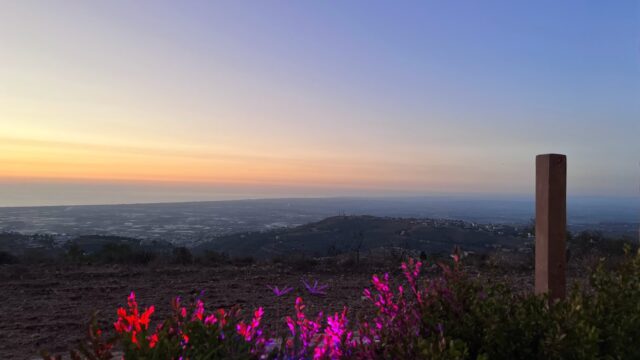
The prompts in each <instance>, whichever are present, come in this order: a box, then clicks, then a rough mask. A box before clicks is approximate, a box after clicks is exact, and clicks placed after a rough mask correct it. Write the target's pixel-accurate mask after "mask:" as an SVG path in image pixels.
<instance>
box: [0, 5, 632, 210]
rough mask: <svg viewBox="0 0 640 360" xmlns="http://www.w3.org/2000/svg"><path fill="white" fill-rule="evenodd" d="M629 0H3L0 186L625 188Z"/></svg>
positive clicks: (228, 190)
mask: <svg viewBox="0 0 640 360" xmlns="http://www.w3.org/2000/svg"><path fill="white" fill-rule="evenodd" d="M639 136H640V2H639V1H530V2H521V1H517V2H516V1H502V2H493V1H468V2H459V1H439V2H435V1H433V2H432V1H419V2H405V1H403V2H391V1H384V2H379V1H314V2H312V1H287V2H285V1H229V2H225V1H179V2H176V1H167V2H161V1H153V2H152V1H148V2H147V1H101V2H98V1H25V0H20V1H3V2H0V206H12V205H39V204H43V205H44V204H81V203H114V202H115V203H120V202H153V201H179V200H209V199H220V198H244V197H272V196H334V195H417V194H439V193H447V194H451V193H464V194H469V193H473V194H498V193H499V194H520V195H522V194H524V195H527V194H531V193H533V190H534V189H533V181H534V178H533V176H534V157H535V155H536V154H539V153H547V152H559V153H564V154H567V156H568V163H569V194H570V195H597V196H638V194H639V186H640V139H639Z"/></svg>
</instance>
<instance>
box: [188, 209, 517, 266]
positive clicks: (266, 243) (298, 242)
mask: <svg viewBox="0 0 640 360" xmlns="http://www.w3.org/2000/svg"><path fill="white" fill-rule="evenodd" d="M519 231H522V230H521V229H520V230H519V229H518V228H515V227H511V226H506V225H478V224H475V223H468V222H463V221H458V220H435V219H402V218H383V217H374V216H334V217H330V218H327V219H324V220H322V221H318V222H314V223H310V224H305V225H301V226H298V227H294V228H288V229H277V230H271V231H263V232H246V233H238V234H232V235H227V236H222V237H219V238H217V239H215V240H213V241H209V242H206V243H204V244H201V245H198V246H196V247H195V248H194V252H200V251H205V250H214V251H218V252H226V253H228V254H229V255H231V256H247V255H251V256H254V257H257V258H269V257H273V256H279V255H285V254H291V253H302V254H306V255H309V256H331V255H336V254H340V253H346V252H352V251H356V250H358V249H359V250H360V251H363V252H364V251H369V250H373V249H378V248H395V247H402V248H408V249H412V250H418V251H425V252H427V253H447V252H449V251H451V249H452V248H453V247H454V246H456V245H458V246H460V247H462V248H463V249H464V250H468V251H474V252H486V251H489V250H490V249H495V248H505V249H516V248H522V247H524V246H525V245H526V242H527V239H526V237H523V234H522V233H521V232H519ZM524 235H525V236H526V233H524Z"/></svg>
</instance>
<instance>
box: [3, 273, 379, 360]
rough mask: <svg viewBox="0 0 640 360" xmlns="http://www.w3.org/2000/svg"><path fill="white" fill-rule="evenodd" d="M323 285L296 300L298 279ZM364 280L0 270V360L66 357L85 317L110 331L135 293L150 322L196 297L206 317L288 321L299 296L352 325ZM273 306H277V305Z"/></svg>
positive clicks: (353, 276)
mask: <svg viewBox="0 0 640 360" xmlns="http://www.w3.org/2000/svg"><path fill="white" fill-rule="evenodd" d="M303 277H304V278H307V279H319V280H320V282H321V283H325V284H328V285H329V290H328V292H327V296H325V297H312V296H310V295H308V294H305V293H304V290H303V286H302V285H301V278H303ZM369 280H370V273H369V272H352V271H345V272H341V273H336V272H326V271H314V273H312V274H309V273H304V272H299V271H293V270H290V269H287V268H286V267H284V266H279V265H252V266H246V267H235V266H230V265H229V266H223V267H202V266H159V267H152V266H149V267H129V266H122V265H103V266H54V265H35V266H33V265H31V266H26V265H2V266H0V359H34V358H38V354H39V351H40V350H47V351H49V352H50V353H62V352H66V351H67V349H68V348H69V347H70V346H74V345H76V344H77V343H78V341H79V340H81V339H82V338H83V337H84V336H85V333H86V329H87V323H88V320H89V319H90V318H91V314H92V313H93V312H94V311H96V310H98V311H100V315H99V319H100V324H101V325H102V326H103V327H104V328H112V325H111V324H112V323H113V322H114V321H115V318H116V309H117V308H118V306H123V305H124V304H126V299H127V296H128V295H129V293H130V292H131V291H135V292H136V295H137V298H138V303H139V304H140V305H141V306H148V305H152V304H153V305H155V306H156V314H154V317H153V318H154V319H157V320H159V319H162V318H164V317H165V316H166V315H168V313H169V311H170V300H171V299H172V298H173V297H175V296H177V295H180V296H183V297H185V296H186V297H188V296H189V294H191V293H192V292H200V291H202V290H204V297H203V299H204V301H205V305H206V309H207V310H213V309H217V308H219V307H225V308H228V307H231V306H233V305H235V304H240V305H241V306H242V307H243V309H246V310H245V313H246V314H249V313H250V312H251V310H253V309H254V308H257V307H259V306H262V307H264V309H265V318H266V319H265V320H266V322H267V323H273V320H275V313H276V308H277V307H278V306H281V307H282V309H283V310H284V311H283V313H285V312H286V313H287V314H290V313H291V312H292V311H293V304H294V301H295V298H296V296H297V295H298V294H299V295H302V296H303V297H304V299H305V301H306V303H307V304H308V310H309V311H311V312H312V313H315V312H316V311H319V310H323V311H325V312H327V311H331V312H333V311H340V310H342V307H343V306H345V305H348V306H349V309H350V310H349V311H350V315H351V316H354V317H357V316H358V314H359V313H360V312H361V311H362V309H364V307H368V306H370V305H369V304H368V303H365V302H364V301H363V300H362V298H361V294H362V289H364V288H365V287H366V286H368V285H369ZM266 285H279V286H282V285H290V286H294V287H295V290H294V291H293V292H292V293H290V294H288V295H286V296H283V297H282V298H275V296H274V295H273V294H272V293H271V291H270V290H269V289H267V288H266ZM279 302H280V303H279Z"/></svg>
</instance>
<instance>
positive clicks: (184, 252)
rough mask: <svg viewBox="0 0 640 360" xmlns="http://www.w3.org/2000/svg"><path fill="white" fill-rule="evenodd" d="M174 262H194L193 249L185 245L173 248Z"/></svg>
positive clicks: (184, 263)
mask: <svg viewBox="0 0 640 360" xmlns="http://www.w3.org/2000/svg"><path fill="white" fill-rule="evenodd" d="M172 254H173V259H172V261H173V263H175V264H180V265H188V264H191V263H192V262H193V256H192V255H191V251H190V250H189V249H187V248H186V247H184V246H180V247H177V248H175V249H173V252H172Z"/></svg>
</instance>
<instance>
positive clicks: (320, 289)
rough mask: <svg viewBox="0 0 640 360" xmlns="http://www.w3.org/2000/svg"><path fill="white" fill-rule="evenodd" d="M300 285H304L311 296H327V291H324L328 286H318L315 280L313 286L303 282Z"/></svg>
mask: <svg viewBox="0 0 640 360" xmlns="http://www.w3.org/2000/svg"><path fill="white" fill-rule="evenodd" d="M302 284H304V287H305V288H306V289H307V291H308V292H309V294H311V295H315V296H323V295H327V291H326V290H327V288H328V287H329V285H323V284H318V280H316V281H315V282H314V283H313V286H312V285H310V284H309V283H308V282H306V281H305V280H302Z"/></svg>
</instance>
